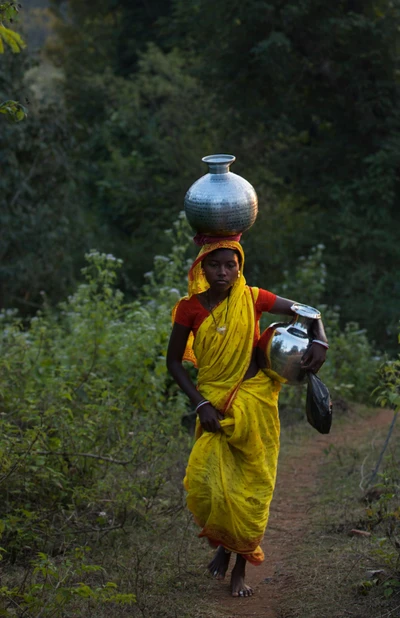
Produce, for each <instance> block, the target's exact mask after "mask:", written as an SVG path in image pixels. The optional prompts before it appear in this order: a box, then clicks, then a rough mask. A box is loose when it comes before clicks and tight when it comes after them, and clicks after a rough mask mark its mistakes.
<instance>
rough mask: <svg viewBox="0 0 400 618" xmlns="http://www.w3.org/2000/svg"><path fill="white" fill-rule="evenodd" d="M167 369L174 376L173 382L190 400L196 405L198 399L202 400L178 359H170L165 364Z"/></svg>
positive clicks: (198, 401)
mask: <svg viewBox="0 0 400 618" xmlns="http://www.w3.org/2000/svg"><path fill="white" fill-rule="evenodd" d="M167 368H168V371H169V372H170V374H171V375H172V377H173V378H174V380H175V382H176V383H177V384H178V386H180V388H181V389H182V390H183V392H184V393H185V394H186V395H187V396H188V397H189V399H190V400H191V402H192V403H193V404H194V405H195V406H196V405H197V404H198V403H200V401H203V400H204V397H202V396H201V393H199V391H198V390H197V388H196V387H195V385H194V384H193V382H192V380H191V379H190V377H189V374H188V372H187V371H186V369H185V368H184V367H183V366H182V363H181V362H179V361H170V362H169V363H168V364H167Z"/></svg>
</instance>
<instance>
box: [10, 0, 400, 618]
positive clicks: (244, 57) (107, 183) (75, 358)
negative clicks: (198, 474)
mask: <svg viewBox="0 0 400 618" xmlns="http://www.w3.org/2000/svg"><path fill="white" fill-rule="evenodd" d="M30 4H31V3H29V2H27V3H26V5H27V6H26V7H25V6H23V7H22V10H21V11H20V12H19V14H22V16H23V15H24V10H25V9H26V13H25V15H30V14H32V13H29V12H28V5H29V6H30ZM34 4H35V6H36V7H37V6H39V8H40V7H41V10H43V11H44V13H43V14H42V17H41V18H40V19H42V22H40V23H41V28H42V31H41V32H43V31H46V29H47V39H46V43H45V45H44V47H43V48H42V49H41V50H40V51H39V50H38V49H33V50H32V49H30V43H29V36H30V33H31V32H32V30H34V28H32V27H30V25H29V23H28V21H27V19H26V18H25V21H24V18H22V19H21V20H20V22H19V23H18V24H14V23H13V22H11V21H10V20H13V19H14V17H15V15H16V12H17V9H19V7H18V5H17V4H16V3H14V2H6V3H1V4H0V52H1V53H2V55H1V58H0V61H1V71H0V101H4V103H1V104H0V114H4V115H5V116H6V117H7V118H8V120H10V121H11V122H9V123H7V122H3V123H2V125H1V128H2V144H1V152H0V161H1V169H2V174H1V178H0V196H1V203H0V309H1V313H0V558H1V559H2V561H1V562H0V573H1V580H2V581H1V586H0V615H3V616H10V615H11V616H18V617H21V618H22V616H24V617H25V618H26V617H28V616H29V618H39V617H42V616H54V617H56V618H62V617H64V616H65V617H66V616H71V615H73V616H76V617H77V618H78V617H79V616H82V617H83V616H85V617H86V616H96V617H97V618H98V617H100V618H103V617H104V618H106V617H108V616H109V615H110V614H109V613H107V612H109V611H112V613H113V615H114V616H121V617H122V616H128V615H129V616H146V618H151V617H152V616H157V617H159V616H164V617H165V618H174V617H175V616H176V615H179V616H180V617H182V618H186V617H188V618H189V616H190V617H191V618H197V617H198V618H201V617H202V616H203V617H204V616H205V615H207V618H209V617H211V613H212V612H211V610H210V609H209V606H208V607H207V604H206V603H205V602H204V598H206V596H207V595H206V594H205V591H206V590H207V586H208V584H207V582H205V583H199V581H198V578H197V576H196V570H197V568H198V565H200V564H203V563H204V559H205V555H204V549H199V548H198V546H197V544H196V546H195V547H194V546H191V545H189V546H188V544H187V539H188V538H189V537H190V536H191V535H193V533H194V530H193V528H192V524H191V522H190V519H189V517H188V515H187V513H186V511H185V509H184V495H183V489H182V477H183V474H184V467H185V462H186V460H187V455H188V452H189V449H190V444H191V437H190V435H189V433H188V431H187V429H186V427H187V426H188V425H190V424H191V421H192V420H193V416H192V415H191V409H190V406H189V405H188V402H187V400H186V398H185V397H184V396H183V395H182V394H181V393H180V391H179V389H178V388H177V387H176V386H175V385H174V383H173V381H172V380H171V378H170V377H169V376H168V374H167V372H166V368H165V354H166V346H167V341H168V337H169V332H170V313H171V308H172V306H173V304H174V303H175V302H176V301H177V300H178V299H179V298H180V296H182V295H183V294H184V293H185V290H186V272H187V267H188V259H189V258H190V257H192V256H193V255H194V251H195V248H194V247H193V243H191V239H190V230H189V229H188V227H187V224H186V222H185V218H184V215H182V214H179V213H180V211H181V208H182V203H183V196H184V193H185V191H186V189H187V188H188V187H189V185H190V184H191V183H192V182H193V181H194V180H195V179H196V178H198V176H199V175H200V174H201V173H202V172H204V171H205V170H204V168H203V167H202V164H201V162H200V160H201V157H202V156H204V154H209V153H211V152H217V151H225V152H233V153H234V154H235V155H237V157H238V161H237V163H236V164H235V169H234V171H235V172H237V173H239V174H242V175H243V176H245V177H246V178H248V179H249V180H250V181H251V182H252V184H253V185H254V186H255V187H256V190H257V192H258V194H259V201H260V213H259V218H258V220H257V222H256V225H255V226H254V227H253V228H252V229H251V230H250V231H249V232H248V233H246V234H245V235H244V239H243V240H244V247H245V250H246V278H247V280H248V282H249V283H250V284H252V285H260V286H262V287H266V288H269V289H271V290H273V291H275V292H277V293H280V294H282V295H284V296H287V297H289V298H290V297H292V298H295V299H298V300H300V301H302V302H306V303H309V304H311V305H315V306H318V307H319V308H321V310H322V312H323V315H324V321H325V324H326V327H327V331H328V335H329V339H330V345H331V349H330V351H329V357H328V361H327V363H326V365H325V366H324V368H323V372H321V376H322V378H323V379H324V381H325V382H326V383H327V385H328V386H329V388H330V390H331V393H332V396H333V399H334V401H335V402H339V403H340V402H342V401H345V400H355V401H361V402H367V401H368V400H369V401H370V402H371V399H370V393H371V391H372V390H373V389H374V388H379V386H380V388H381V391H379V392H382V393H383V394H382V395H381V397H382V405H388V404H390V405H392V406H393V407H395V408H396V409H398V407H399V401H398V397H399V394H398V392H399V361H394V360H388V358H390V355H392V356H393V351H394V347H395V340H396V335H395V333H397V327H398V306H399V301H400V288H399V285H398V274H397V269H396V267H395V265H396V264H397V263H398V262H399V258H400V254H399V251H400V248H399V247H400V245H399V242H398V229H399V224H400V220H399V218H400V209H399V207H398V194H399V186H398V179H397V175H398V160H399V154H400V141H399V137H398V135H399V131H398V128H399V113H400V112H399V109H400V106H399V80H398V71H399V67H398V54H397V50H398V43H399V39H398V32H399V25H400V13H399V11H400V0H395V1H391V2H389V1H388V0H383V1H380V2H377V1H375V2H374V1H372V0H369V1H368V2H358V1H354V0H352V1H350V0H348V1H343V2H337V3H334V4H332V3H330V4H329V3H326V2H321V1H319V0H305V1H304V2H301V3H299V2H293V1H287V0H285V1H284V2H269V3H268V2H255V1H254V0H247V1H245V2H243V1H242V2H238V1H236V0H234V1H233V2H232V1H230V2H227V1H222V2H218V3H217V4H215V2H213V3H211V2H210V1H209V0H189V1H185V2H182V1H181V0H171V1H168V2H166V1H161V0H148V2H146V3H145V4H144V3H143V4H141V3H139V4H138V6H136V3H133V4H135V6H133V5H132V6H129V7H128V6H126V4H127V3H124V2H120V1H119V0H101V1H99V2H96V3H95V4H94V3H88V2H83V1H82V0H70V1H69V2H68V3H63V2H61V1H59V0H53V2H51V11H49V10H48V9H46V8H44V7H45V5H44V3H41V2H40V1H38V2H36V3H34ZM131 4H132V3H131ZM46 11H47V12H46ZM37 19H38V20H39V16H38V15H37ZM39 21H40V20H39ZM4 23H7V25H6V26H4ZM38 23H39V22H38ZM9 26H10V27H9ZM21 28H22V37H21V35H20V34H18V33H17V30H18V29H21ZM24 28H25V29H26V32H27V33H28V36H27V37H25V34H24V30H23V29H24ZM25 38H27V42H28V47H27V48H24V43H23V40H24V39H25ZM3 52H4V53H3ZM12 52H19V53H16V54H13V53H12ZM10 88H12V92H13V93H14V92H15V93H16V94H15V96H16V97H17V98H18V99H20V100H21V101H23V102H24V103H26V105H27V107H28V108H29V117H28V119H27V121H26V122H24V123H19V122H17V121H20V120H22V119H23V118H24V117H25V116H26V109H25V107H23V106H22V104H20V103H18V102H16V101H11V100H8V99H9V97H10V96H14V94H13V95H11V94H10ZM169 228H170V229H169ZM166 229H167V230H168V231H167V233H165V230H166ZM93 247H94V248H95V249H92V248H93ZM374 341H377V344H375V343H374ZM382 358H384V359H386V361H385V366H384V369H383V370H382V373H381V375H380V377H379V376H378V375H377V373H376V369H377V366H378V363H381V362H382ZM193 375H195V374H193ZM382 389H383V390H382ZM303 395H304V393H303V391H302V390H301V392H298V390H297V389H290V388H287V389H285V388H284V389H282V398H281V411H282V418H283V420H284V424H285V423H286V424H289V423H293V420H294V419H295V420H299V421H302V422H304V411H303V410H304V399H302V397H303ZM333 456H334V453H331V452H330V453H327V457H328V458H329V457H333ZM351 456H352V455H351V453H350V455H349V457H350V458H351ZM359 457H361V455H357V462H358V460H359ZM346 458H347V455H345V456H343V457H342V455H341V454H340V452H339V455H338V460H339V459H340V460H341V461H344V460H345V459H346ZM346 461H347V459H346ZM390 461H391V464H390V465H389V463H387V464H386V466H385V467H383V468H382V471H381V474H382V476H381V477H379V479H380V480H379V486H378V489H379V500H378V501H377V502H375V503H374V504H372V505H369V506H368V509H369V510H368V511H365V513H364V520H363V521H364V523H365V526H367V528H368V530H369V531H371V532H373V534H374V535H375V533H376V543H375V544H372V545H371V551H372V554H374V555H375V556H378V554H379V556H378V557H379V560H380V561H381V562H382V561H383V562H384V563H385V569H386V572H387V573H388V578H386V579H385V580H384V582H385V583H384V584H382V586H376V588H377V589H379V590H378V593H380V592H382V594H383V597H382V598H383V599H384V598H385V597H390V596H391V595H395V594H396V591H397V587H398V584H399V581H400V575H399V566H398V562H399V554H398V535H399V534H400V532H399V530H398V510H399V498H398V490H397V487H398V467H399V466H398V454H397V452H394V453H393V452H392V454H391V460H390ZM339 463H340V462H339ZM346 465H347V464H346ZM346 470H347V468H344V472H343V475H345V472H346ZM353 480H354V479H353ZM378 533H379V536H378ZM374 538H375V536H374ZM379 552H380V553H379ZM372 554H371V555H372ZM195 567H196V568H195ZM364 588H368V586H365V587H364ZM374 590H375V589H374ZM189 599H190V601H189ZM110 607H111V608H112V609H109V608H110ZM205 607H206V608H207V609H204V608H205Z"/></svg>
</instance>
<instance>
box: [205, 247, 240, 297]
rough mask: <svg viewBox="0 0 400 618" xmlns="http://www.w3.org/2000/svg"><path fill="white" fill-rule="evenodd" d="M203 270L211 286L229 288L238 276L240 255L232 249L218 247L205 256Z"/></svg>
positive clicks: (221, 288)
mask: <svg viewBox="0 0 400 618" xmlns="http://www.w3.org/2000/svg"><path fill="white" fill-rule="evenodd" d="M203 270H204V274H205V276H206V279H207V281H208V283H209V284H210V288H213V289H215V290H220V291H222V290H228V289H229V288H230V287H231V286H232V285H233V284H234V283H235V281H236V280H237V278H238V273H239V260H238V256H237V254H236V253H235V252H234V251H233V250H232V249H216V251H213V252H212V253H210V254H209V255H207V256H206V257H205V258H204V260H203Z"/></svg>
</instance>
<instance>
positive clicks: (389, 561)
mask: <svg viewBox="0 0 400 618" xmlns="http://www.w3.org/2000/svg"><path fill="white" fill-rule="evenodd" d="M375 413H376V412H374V411H373V410H370V409H367V408H363V407H360V406H357V407H355V408H354V410H353V411H352V412H351V413H350V416H349V417H347V416H346V417H342V418H338V419H335V426H334V429H335V430H336V432H338V433H341V434H342V435H343V437H344V439H343V440H342V441H341V440H339V441H337V442H336V443H335V444H334V445H332V444H331V445H330V446H329V447H327V448H326V449H324V452H323V456H322V459H321V462H320V466H319V474H318V479H317V492H316V493H315V495H314V497H313V498H312V500H311V502H310V509H311V510H310V513H311V518H310V521H311V523H310V527H309V530H308V532H307V533H306V535H305V536H304V538H303V539H302V542H301V543H300V545H299V546H298V547H295V548H294V551H293V553H292V555H291V560H290V565H289V567H288V568H289V571H290V574H289V575H290V577H291V581H292V582H293V585H292V586H291V589H290V590H288V593H287V594H285V597H284V598H283V599H282V604H281V617H282V618H346V617H352V618H395V617H396V616H399V615H400V593H399V592H398V590H400V588H396V587H393V586H392V584H391V583H390V582H391V581H392V582H393V580H394V581H396V580H397V581H398V579H400V569H399V568H398V565H397V570H396V566H395V560H396V555H397V558H398V556H399V552H398V549H396V548H395V547H391V542H393V543H396V542H397V540H396V539H395V534H394V533H393V530H394V528H393V526H394V521H393V518H391V519H390V520H386V521H384V520H383V521H379V519H380V517H379V516H378V517H377V513H378V512H379V509H381V508H382V507H381V506H379V504H380V503H379V502H376V501H373V502H372V504H371V503H368V502H366V501H365V499H364V495H365V489H364V490H362V489H361V488H360V483H362V482H363V483H364V485H363V487H364V488H365V485H366V481H365V478H364V479H363V476H365V474H366V470H368V471H369V470H370V469H373V467H374V465H375V463H376V461H377V459H378V456H379V452H380V450H381V447H382V445H383V442H384V439H385V436H386V434H387V431H388V427H387V426H385V427H382V428H380V429H379V430H368V428H367V423H368V419H370V418H371V416H372V415H373V414H375ZM360 418H361V419H364V420H365V427H366V430H365V431H364V433H363V434H361V435H360V434H358V435H357V434H354V436H353V438H352V439H346V435H347V434H348V428H349V427H350V426H351V425H352V424H353V423H354V422H357V421H358V420H359V419H360ZM399 434H400V429H399V428H397V429H395V433H394V434H393V436H392V438H391V442H390V447H389V449H388V456H387V457H386V458H385V462H384V465H383V466H382V470H381V473H382V474H383V477H385V476H386V478H387V477H388V475H389V473H390V474H393V471H394V470H395V471H396V469H397V473H398V466H396V465H395V466H393V462H398V461H399V460H400V443H399V441H398V437H399ZM302 437H304V427H303V428H301V427H297V428H296V427H294V428H291V430H290V431H289V433H286V435H285V436H284V440H283V443H284V444H283V455H284V456H290V455H289V452H288V451H289V450H291V444H293V441H294V440H296V442H297V444H298V445H299V441H300V442H301V441H302ZM347 438H348V435H347ZM298 448H299V449H300V450H301V448H302V446H301V444H300V445H299V446H298ZM389 469H391V471H390V470H389ZM383 477H379V478H380V479H382V478H383ZM372 494H373V492H372ZM381 502H382V498H381ZM399 504H400V501H399V496H398V494H397V491H394V493H393V498H392V499H391V504H390V505H389V507H390V509H392V510H393V509H396V505H397V507H398V506H399ZM396 517H398V514H397V515H396ZM388 526H389V527H390V526H391V528H392V533H390V530H389V534H390V535H391V537H392V538H391V539H389V538H388ZM353 529H361V530H364V531H367V532H370V533H371V536H370V537H361V536H354V535H352V533H351V530H353ZM396 530H397V531H398V525H397V528H396ZM383 539H386V540H383ZM391 555H392V557H390V556H391ZM378 571H380V573H378ZM397 578H398V579H397ZM398 583H400V582H398ZM389 588H391V590H392V592H391V595H390V597H389V598H388V597H386V596H385V594H388V591H389Z"/></svg>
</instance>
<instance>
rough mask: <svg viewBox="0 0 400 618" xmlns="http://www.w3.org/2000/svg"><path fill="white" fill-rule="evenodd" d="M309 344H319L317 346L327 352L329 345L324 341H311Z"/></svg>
mask: <svg viewBox="0 0 400 618" xmlns="http://www.w3.org/2000/svg"><path fill="white" fill-rule="evenodd" d="M311 343H319V345H322V346H324V348H326V349H327V350H329V344H328V343H327V342H326V341H321V339H313V340H312V341H311Z"/></svg>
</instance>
